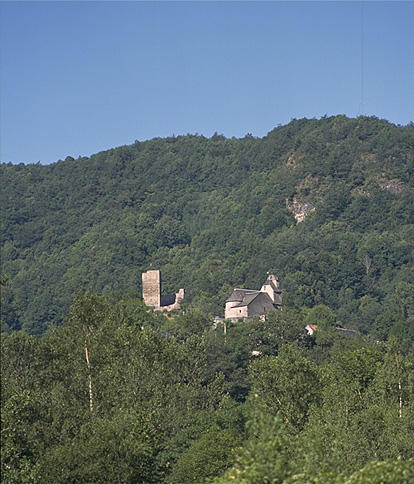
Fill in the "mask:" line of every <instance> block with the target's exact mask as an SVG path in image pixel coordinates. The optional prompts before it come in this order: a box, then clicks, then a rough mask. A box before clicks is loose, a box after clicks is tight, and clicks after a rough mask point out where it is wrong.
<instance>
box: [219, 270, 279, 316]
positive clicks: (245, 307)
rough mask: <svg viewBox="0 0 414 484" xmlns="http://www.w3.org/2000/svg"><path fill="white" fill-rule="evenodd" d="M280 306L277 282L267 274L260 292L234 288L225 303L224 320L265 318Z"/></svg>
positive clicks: (274, 277) (271, 275) (272, 276)
mask: <svg viewBox="0 0 414 484" xmlns="http://www.w3.org/2000/svg"><path fill="white" fill-rule="evenodd" d="M281 306H282V291H281V290H280V288H279V281H278V279H277V278H276V276H274V275H273V274H269V276H268V278H267V280H266V282H265V283H264V284H263V286H262V287H261V289H260V291H257V290H254V289H239V288H234V290H233V292H232V293H231V295H230V297H229V298H228V299H227V301H226V305H225V309H224V318H225V319H230V320H232V321H237V320H239V319H243V320H248V319H251V318H255V317H258V316H259V317H263V318H264V317H265V316H266V314H267V313H269V312H270V311H274V310H277V309H280V308H281Z"/></svg>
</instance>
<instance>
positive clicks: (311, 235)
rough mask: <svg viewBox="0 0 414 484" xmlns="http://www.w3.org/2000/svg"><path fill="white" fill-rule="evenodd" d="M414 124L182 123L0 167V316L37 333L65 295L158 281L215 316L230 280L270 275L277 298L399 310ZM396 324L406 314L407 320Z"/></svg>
mask: <svg viewBox="0 0 414 484" xmlns="http://www.w3.org/2000/svg"><path fill="white" fill-rule="evenodd" d="M413 173H414V126H413V125H412V124H410V125H407V126H395V125H392V124H390V123H388V122H387V121H384V120H379V119H377V118H373V117H370V118H368V117H359V118H356V119H349V118H346V117H345V116H335V117H331V118H322V119H320V120H314V119H313V120H308V119H302V120H293V121H292V122H290V123H289V124H288V125H286V126H280V127H278V128H275V129H274V130H272V131H271V132H269V133H268V135H267V136H265V137H264V138H261V139H257V138H253V137H252V136H249V135H247V136H246V137H245V138H243V139H235V138H232V139H226V138H224V137H223V136H220V135H214V136H213V137H211V138H209V139H207V138H205V137H203V136H195V135H187V136H179V137H174V138H166V139H158V138H157V139H152V140H150V141H145V142H136V143H135V144H133V145H131V146H122V147H119V148H115V149H111V150H108V151H105V152H102V153H98V154H96V155H93V156H91V157H90V158H79V159H77V160H74V159H73V158H70V157H68V158H66V159H65V160H64V161H59V162H57V163H55V164H53V165H48V166H41V165H27V166H25V165H23V164H21V165H11V164H7V165H6V164H3V165H1V177H2V181H3V189H2V195H1V196H2V200H1V204H2V209H3V210H2V212H3V222H4V231H3V233H4V236H3V246H2V261H3V267H2V272H3V274H4V275H5V276H6V277H7V278H8V282H7V284H6V286H5V288H4V290H3V295H2V297H3V304H2V319H3V321H4V323H5V324H6V326H7V327H8V328H9V329H12V330H13V329H19V328H23V329H25V330H27V331H29V332H32V333H35V334H36V333H41V332H42V331H44V329H45V328H46V327H47V326H48V325H51V324H60V323H61V322H62V318H63V316H64V315H65V314H66V313H67V311H68V308H69V305H70V302H71V300H72V297H73V295H74V294H75V293H76V292H77V291H80V290H84V289H85V288H87V287H92V288H94V289H95V290H97V291H98V292H100V293H104V294H107V293H112V292H116V291H136V292H140V274H141V271H143V270H146V269H148V268H149V267H156V268H160V269H161V270H162V273H163V281H164V285H165V290H166V291H174V290H176V289H177V288H178V287H185V288H186V299H187V302H188V303H189V304H191V305H193V306H198V307H202V308H203V310H204V311H206V312H210V313H211V314H213V315H214V314H221V312H222V307H223V304H224V300H225V298H226V296H227V295H228V293H229V291H230V290H231V288H232V287H233V286H234V285H237V286H243V285H245V286H246V287H253V288H256V287H259V286H260V285H261V283H262V282H263V278H264V276H265V274H266V272H267V271H269V270H272V271H274V272H275V273H276V274H277V275H278V276H279V278H280V280H281V284H282V287H283V289H284V290H285V292H286V294H287V297H286V298H285V299H286V301H287V303H288V304H289V305H293V306H297V307H312V306H314V305H316V304H326V305H328V306H329V307H331V308H332V309H333V310H334V311H335V313H336V318H337V321H338V324H342V325H344V326H349V327H354V328H356V329H358V330H360V331H363V332H369V331H371V332H373V334H375V337H378V338H385V337H387V336H388V334H389V332H392V331H394V332H397V333H398V332H406V331H407V328H409V327H410V321H411V323H412V322H413V319H412V318H413V317H414V302H413V296H412V293H413V288H414V286H413V284H414V275H413V271H412V266H413V240H414V226H413V218H414V215H413V214H414V184H413ZM411 326H412V325H411Z"/></svg>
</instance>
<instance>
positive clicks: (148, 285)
mask: <svg viewBox="0 0 414 484" xmlns="http://www.w3.org/2000/svg"><path fill="white" fill-rule="evenodd" d="M142 297H143V299H144V303H145V304H146V305H147V306H152V307H154V308H159V307H160V306H161V274H160V271H158V270H154V271H147V272H143V273H142Z"/></svg>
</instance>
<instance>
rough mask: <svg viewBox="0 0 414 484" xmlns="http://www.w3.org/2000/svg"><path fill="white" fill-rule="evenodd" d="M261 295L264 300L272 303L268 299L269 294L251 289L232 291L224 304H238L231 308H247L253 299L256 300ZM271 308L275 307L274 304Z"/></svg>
mask: <svg viewBox="0 0 414 484" xmlns="http://www.w3.org/2000/svg"><path fill="white" fill-rule="evenodd" d="M259 295H262V297H264V298H265V299H268V301H269V302H270V303H271V304H273V301H272V300H271V299H270V297H269V294H267V293H266V292H261V291H253V290H251V289H237V288H236V289H234V291H233V292H232V293H231V296H230V297H229V298H228V299H227V301H226V302H236V301H237V302H238V304H235V305H234V306H233V308H242V307H243V306H248V305H249V304H250V303H251V302H252V301H253V300H254V299H256V297H257V296H259ZM273 306H275V307H276V305H275V304H273Z"/></svg>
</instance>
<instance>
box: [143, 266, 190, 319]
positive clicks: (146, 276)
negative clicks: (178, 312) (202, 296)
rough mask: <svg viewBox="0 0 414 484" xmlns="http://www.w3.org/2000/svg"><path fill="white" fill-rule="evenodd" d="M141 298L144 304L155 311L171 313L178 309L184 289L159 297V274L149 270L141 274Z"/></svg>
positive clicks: (157, 271) (156, 271)
mask: <svg viewBox="0 0 414 484" xmlns="http://www.w3.org/2000/svg"><path fill="white" fill-rule="evenodd" d="M142 298H143V299H144V303H145V304H146V305H147V306H149V307H152V308H154V310H155V311H172V310H173V309H180V302H181V301H182V300H183V299H184V289H180V290H179V291H178V292H177V293H176V294H165V295H164V296H162V295H161V272H160V271H159V270H151V271H147V272H143V273H142Z"/></svg>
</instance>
